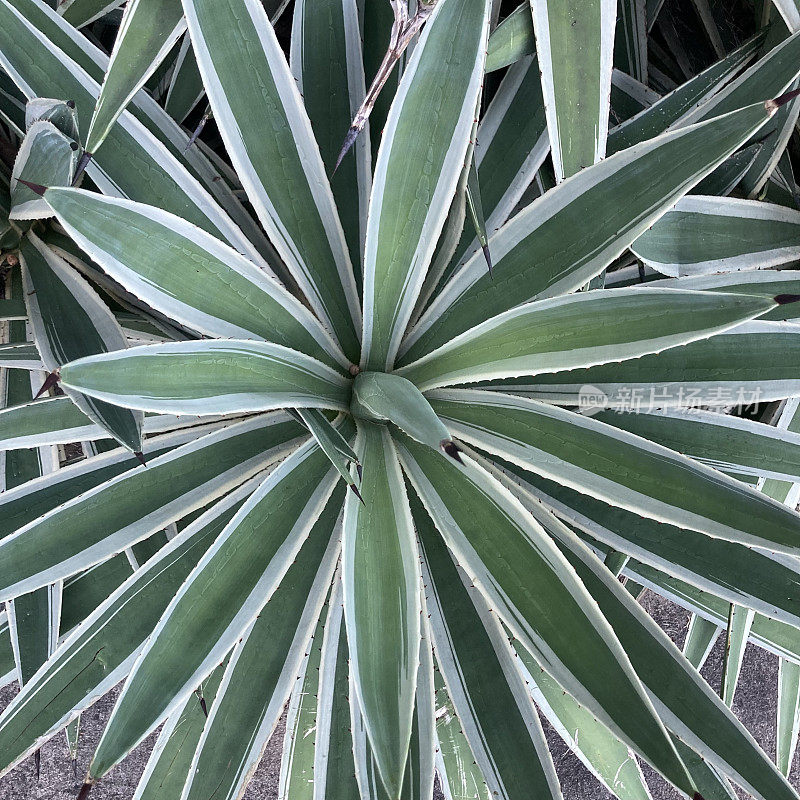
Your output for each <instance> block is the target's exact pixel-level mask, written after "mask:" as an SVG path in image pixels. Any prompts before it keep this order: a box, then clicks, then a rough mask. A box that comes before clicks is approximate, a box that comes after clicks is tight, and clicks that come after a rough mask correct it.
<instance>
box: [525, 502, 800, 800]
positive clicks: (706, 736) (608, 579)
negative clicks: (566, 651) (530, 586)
mask: <svg viewBox="0 0 800 800" xmlns="http://www.w3.org/2000/svg"><path fill="white" fill-rule="evenodd" d="M523 502H524V505H525V507H526V508H527V509H528V510H529V511H530V512H531V513H532V514H533V515H534V516H535V517H536V518H537V519H538V520H539V521H540V522H541V523H542V524H543V525H545V526H546V529H547V531H548V533H550V534H551V535H552V536H554V538H555V539H556V541H557V542H558V547H559V549H560V551H561V553H562V554H563V556H564V558H565V559H566V560H567V561H568V562H569V564H570V565H571V566H572V567H573V568H574V569H575V571H576V573H577V577H578V578H579V579H580V580H581V582H582V583H583V584H584V585H585V586H586V588H587V590H588V591H589V592H590V593H591V596H592V598H593V600H594V602H596V603H597V606H598V608H599V611H600V612H601V613H602V614H603V615H604V617H605V619H607V620H608V622H609V624H610V625H611V627H612V628H613V630H614V633H615V634H616V635H617V636H618V637H619V640H620V642H621V644H622V646H623V647H624V648H625V652H627V653H628V654H629V656H630V659H631V663H632V664H633V667H634V669H635V670H636V673H637V675H638V676H639V678H640V679H641V680H642V682H643V684H644V685H645V686H646V688H647V693H648V695H649V696H650V697H651V699H652V701H653V704H654V705H655V707H656V709H657V711H658V714H659V716H660V717H661V718H662V719H663V720H664V722H665V724H666V726H667V727H668V729H669V730H670V731H671V733H672V734H673V735H674V736H676V737H679V738H680V739H682V740H683V742H684V743H685V744H686V745H688V746H689V747H691V748H692V749H694V750H696V752H697V753H698V754H699V755H700V756H701V758H703V759H705V760H706V761H707V762H708V763H709V764H710V765H711V766H713V767H714V768H716V769H717V770H720V771H721V772H722V773H723V774H725V775H727V776H729V777H730V778H732V779H733V780H734V781H736V782H737V783H739V784H740V785H741V786H743V787H745V788H746V789H747V791H748V792H750V793H751V794H753V795H754V796H755V797H758V798H761V800H768V799H769V798H779V797H782V798H786V800H790V799H794V798H796V797H797V795H796V794H795V792H794V789H792V787H791V786H790V785H789V783H788V782H787V781H786V780H785V778H784V777H783V776H782V775H781V774H780V773H779V772H778V770H777V769H776V768H775V766H774V765H773V764H772V762H771V761H770V759H769V757H768V756H767V755H766V754H765V753H764V751H763V750H761V748H760V747H759V746H758V745H757V744H756V742H755V740H754V739H753V737H752V736H751V735H750V734H749V733H748V732H747V730H746V729H745V728H744V726H743V725H742V724H741V723H740V722H739V721H738V720H737V719H736V717H735V716H734V715H733V714H732V713H731V711H730V710H729V709H728V708H727V707H726V706H725V705H724V703H722V701H721V700H720V699H719V697H717V695H716V694H714V692H713V691H712V689H711V687H710V686H709V685H708V684H707V683H706V682H705V680H703V678H701V677H700V675H699V673H698V672H697V671H696V670H695V669H694V668H693V667H692V666H691V665H690V664H689V663H688V662H687V661H686V659H685V658H684V657H683V656H682V654H681V653H680V651H679V650H678V648H677V647H675V645H674V644H673V643H672V641H671V640H670V639H669V637H668V636H667V635H666V634H665V633H664V632H663V631H662V630H661V628H659V627H658V625H657V624H656V623H655V622H654V620H653V619H652V618H651V617H650V616H649V615H648V614H647V612H646V611H645V610H644V609H643V608H642V607H641V606H640V605H639V604H638V603H637V602H636V601H635V600H634V598H633V597H631V595H630V594H629V593H628V592H627V591H626V590H625V589H624V587H623V586H622V585H621V584H620V583H619V581H618V580H616V579H615V578H614V577H613V576H612V575H610V574H609V572H608V570H607V569H605V567H604V566H603V565H602V562H600V560H599V559H598V558H597V557H596V556H595V555H594V554H593V553H592V552H591V551H590V550H589V548H588V547H586V546H585V545H584V544H582V543H581V542H580V540H578V538H577V537H576V536H575V535H574V534H573V533H572V532H571V531H570V530H569V529H568V528H567V527H566V526H564V525H563V524H560V523H559V522H558V521H557V520H555V519H554V518H553V517H552V516H550V515H548V514H547V512H546V511H544V510H543V509H541V507H540V506H538V504H537V503H536V501H535V500H531V499H528V500H525V499H524V498H523ZM548 518H549V519H548ZM520 644H521V645H523V646H524V642H520ZM533 655H535V654H533ZM681 752H682V753H683V752H684V749H683V748H681ZM700 788H702V787H700Z"/></svg>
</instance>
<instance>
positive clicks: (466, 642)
mask: <svg viewBox="0 0 800 800" xmlns="http://www.w3.org/2000/svg"><path fill="white" fill-rule="evenodd" d="M412 508H413V514H414V524H415V526H416V529H417V535H418V536H419V539H420V544H421V545H422V552H423V562H422V563H423V567H422V569H423V573H422V577H423V582H424V584H425V592H426V595H427V609H428V613H429V614H430V618H431V619H430V625H431V631H432V633H433V642H434V647H435V650H436V660H437V663H438V664H439V669H440V670H441V673H442V675H443V677H444V680H445V683H446V685H447V693H448V695H449V696H450V699H451V700H452V702H453V705H454V707H455V711H456V713H457V714H458V716H459V719H460V720H461V727H462V730H463V732H464V735H465V736H466V738H467V741H468V742H469V745H470V748H471V750H472V753H473V755H474V757H475V760H476V762H477V764H478V768H479V770H480V772H481V773H482V774H483V777H484V780H485V781H486V783H487V786H488V788H489V792H490V793H491V796H492V797H499V798H504V799H506V800H515V799H516V798H527V797H530V796H531V794H533V796H535V797H542V798H555V800H560V796H561V793H560V790H559V786H558V779H557V778H556V774H555V768H554V767H553V762H552V760H551V757H550V752H549V750H548V749H547V743H546V741H545V738H544V733H543V731H542V727H541V723H540V722H539V719H538V716H537V714H536V711H535V709H534V707H533V703H532V702H531V700H530V697H529V695H528V692H527V690H526V687H525V685H524V683H523V682H522V681H521V679H520V676H519V675H518V674H517V671H516V668H515V666H514V663H513V661H514V658H513V654H512V652H511V649H510V646H509V644H508V640H507V639H506V637H505V634H504V633H503V631H502V629H501V627H500V624H499V622H498V621H497V618H496V617H495V616H494V615H493V614H492V612H491V611H490V610H489V609H488V607H487V606H486V601H485V600H484V599H483V597H482V596H481V595H480V593H479V592H478V590H477V589H476V588H474V587H473V588H469V579H468V578H466V576H465V574H464V573H463V571H462V570H459V568H458V567H457V566H456V565H455V564H454V563H453V560H452V557H451V555H450V553H449V552H448V550H447V548H446V546H445V544H444V542H443V541H442V539H441V537H440V535H439V533H438V531H437V530H436V528H435V527H434V524H433V522H432V521H431V519H430V517H429V516H428V514H427V512H426V511H425V509H424V508H423V507H422V505H421V503H420V502H419V500H417V499H416V498H414V501H413V503H412Z"/></svg>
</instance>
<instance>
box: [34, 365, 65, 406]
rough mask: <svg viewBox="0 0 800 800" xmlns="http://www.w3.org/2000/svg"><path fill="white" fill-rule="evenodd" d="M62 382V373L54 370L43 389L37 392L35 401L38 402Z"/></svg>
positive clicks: (45, 380)
mask: <svg viewBox="0 0 800 800" xmlns="http://www.w3.org/2000/svg"><path fill="white" fill-rule="evenodd" d="M60 380H61V373H60V372H59V371H58V370H57V369H54V370H53V371H52V372H51V373H50V374H49V375H48V376H47V377H46V378H45V379H44V383H43V384H42V388H41V389H39V391H38V392H36V397H34V398H33V399H34V400H38V399H39V398H40V397H41V396H42V395H43V394H44V393H45V392H49V391H50V389H52V388H53V387H54V386H55V385H56V384H57V383H58V382H59V381H60Z"/></svg>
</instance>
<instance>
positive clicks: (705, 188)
mask: <svg viewBox="0 0 800 800" xmlns="http://www.w3.org/2000/svg"><path fill="white" fill-rule="evenodd" d="M762 148H763V143H762V142H759V141H755V142H754V143H753V144H749V145H747V147H743V148H742V149H741V150H739V151H738V152H737V153H734V154H733V155H732V156H731V157H730V158H728V159H727V160H726V161H723V162H722V163H721V164H720V165H719V166H718V167H717V168H716V169H715V170H714V171H713V172H712V173H711V174H710V175H709V176H708V177H707V178H704V179H703V180H702V181H700V183H698V184H697V186H695V187H694V189H692V191H691V194H700V195H712V196H714V197H727V196H728V195H729V194H730V193H731V192H732V191H733V190H734V189H735V188H736V187H737V186H738V185H739V183H740V182H741V180H742V178H743V177H744V176H745V175H746V174H747V172H748V170H749V169H750V168H751V167H752V166H753V164H754V163H755V161H756V159H757V158H758V156H759V154H760V153H761V150H762Z"/></svg>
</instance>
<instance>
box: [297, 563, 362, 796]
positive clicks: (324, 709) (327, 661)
mask: <svg viewBox="0 0 800 800" xmlns="http://www.w3.org/2000/svg"><path fill="white" fill-rule="evenodd" d="M342 600H343V591H342V580H341V572H337V574H336V578H335V579H334V585H333V589H332V590H331V600H330V607H329V609H328V614H327V617H326V619H325V632H324V634H323V636H322V641H321V643H320V644H318V646H319V647H321V653H320V664H319V669H318V671H317V675H316V676H315V677H316V681H315V684H314V687H313V690H312V691H313V692H314V693H315V695H316V702H317V715H316V719H315V720H314V722H315V727H314V731H313V735H314V739H315V743H314V757H313V758H314V769H313V790H312V797H313V798H314V799H315V800H325V799H326V798H327V800H358V798H359V791H358V782H357V778H356V771H357V770H356V764H355V759H354V751H355V744H354V742H355V738H356V734H355V731H354V730H353V725H352V723H351V711H350V702H351V701H350V697H349V691H350V660H349V657H350V651H349V649H348V647H347V631H346V627H345V622H344V611H343V607H342ZM352 702H353V703H354V704H355V702H356V701H355V698H353V700H352ZM366 749H367V750H368V749H369V748H368V747H367V748H366ZM292 800H294V798H292Z"/></svg>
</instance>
